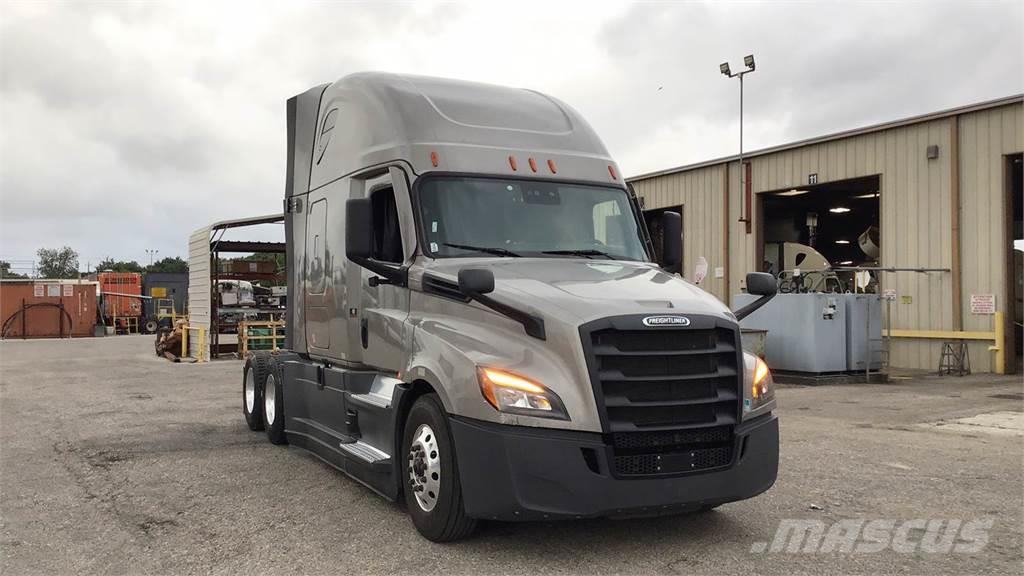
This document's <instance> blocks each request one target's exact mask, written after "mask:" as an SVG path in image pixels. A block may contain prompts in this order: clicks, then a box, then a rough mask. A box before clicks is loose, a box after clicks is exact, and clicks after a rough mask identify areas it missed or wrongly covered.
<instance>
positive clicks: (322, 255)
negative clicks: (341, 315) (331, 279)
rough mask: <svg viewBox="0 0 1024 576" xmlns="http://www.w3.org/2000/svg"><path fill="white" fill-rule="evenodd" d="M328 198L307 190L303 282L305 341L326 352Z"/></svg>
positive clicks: (327, 324) (311, 347) (328, 308)
mask: <svg viewBox="0 0 1024 576" xmlns="http://www.w3.org/2000/svg"><path fill="white" fill-rule="evenodd" d="M327 231H328V226H327V198H326V197H322V196H321V197H320V198H314V197H313V195H312V194H310V198H309V216H308V217H307V220H306V258H305V267H306V281H305V286H304V290H303V293H304V298H305V306H304V308H305V312H306V341H307V342H308V343H309V347H310V349H311V351H320V352H322V353H326V352H328V350H329V349H330V347H331V331H330V316H331V314H330V312H331V310H330V307H329V306H328V293H327V292H328V291H327V276H328V269H329V266H328V263H327V257H328V254H327Z"/></svg>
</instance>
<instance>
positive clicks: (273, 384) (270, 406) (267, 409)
mask: <svg viewBox="0 0 1024 576" xmlns="http://www.w3.org/2000/svg"><path fill="white" fill-rule="evenodd" d="M276 398H277V379H276V378H274V375H273V374H268V375H267V383H266V384H265V385H264V386H263V413H264V414H266V415H267V424H273V423H274V416H275V414H274V412H275V408H277V406H276V405H275V404H274V400H275V399H276Z"/></svg>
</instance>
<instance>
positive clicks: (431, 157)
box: [430, 152, 439, 168]
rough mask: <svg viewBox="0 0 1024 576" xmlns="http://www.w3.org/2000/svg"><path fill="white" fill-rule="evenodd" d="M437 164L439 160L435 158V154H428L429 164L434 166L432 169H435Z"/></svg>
mask: <svg viewBox="0 0 1024 576" xmlns="http://www.w3.org/2000/svg"><path fill="white" fill-rule="evenodd" d="M438 162H439V160H438V158H437V152H431V153H430V163H431V164H433V165H434V168H437V164H438Z"/></svg>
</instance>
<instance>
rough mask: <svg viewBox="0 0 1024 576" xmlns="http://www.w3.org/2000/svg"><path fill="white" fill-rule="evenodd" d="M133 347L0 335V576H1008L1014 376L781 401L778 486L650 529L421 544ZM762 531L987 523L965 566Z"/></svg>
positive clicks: (811, 393) (936, 556) (198, 377)
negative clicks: (825, 548) (807, 544)
mask: <svg viewBox="0 0 1024 576" xmlns="http://www.w3.org/2000/svg"><path fill="white" fill-rule="evenodd" d="M151 350H152V341H151V339H150V338H149V337H130V336H129V337H113V338H105V339H81V340H50V341H28V342H21V341H13V342H3V343H0V491H2V492H0V516H2V518H0V562H2V564H0V568H2V571H3V572H4V573H6V574H56V573H60V574H65V573H75V574H147V573H152V574H193V573H196V574H240V573H248V574H252V573H262V574H270V573H308V574H326V573H342V572H343V573H349V574H353V573H354V574H361V573H415V574H418V575H423V574H433V573H444V574H470V573H473V574H476V573H495V574H498V573H500V574H512V573H515V574H575V573H581V574H592V573H630V574H639V573H659V574H675V573H679V574H683V573H687V574H694V573H696V574H703V573H708V574H712V573H713V574H743V575H748V574H751V573H760V574H786V575H789V574H795V573H813V574H817V573H822V572H828V573H843V574H854V573H857V574H878V573H900V574H939V573H950V574H952V573H956V574H960V573H1021V571H1022V561H1024V560H1022V516H1024V514H1022V508H1024V491H1022V482H1021V476H1022V456H1024V450H1022V437H1021V435H1020V432H1019V430H1017V429H1015V427H1019V423H1020V421H1021V418H1020V416H1021V414H1020V413H1021V410H1022V403H1024V400H1022V384H1021V381H1020V379H1019V377H996V376H990V375H977V376H970V377H965V378H954V377H946V378H938V377H933V376H927V377H921V376H919V377H915V378H912V379H906V380H897V381H895V382H894V383H891V384H885V385H838V386H821V387H783V388H781V389H780V390H779V393H778V397H779V403H780V409H779V414H780V418H781V422H782V435H783V439H782V454H781V462H780V473H779V478H778V481H777V483H776V484H775V486H774V487H773V488H772V489H771V490H769V491H768V492H767V493H765V494H763V495H761V496H759V497H757V498H754V499H752V500H748V501H744V502H737V503H733V504H728V505H725V506H723V507H721V508H719V509H718V510H716V511H713V512H710V513H706V514H702V515H695V516H681V517H668V518H659V519H654V520H616V521H612V520H600V521H598V520H593V521H574V522H555V523H533V524H488V525H486V526H485V527H484V529H483V530H482V531H481V532H480V533H479V534H478V535H477V536H476V537H475V538H474V539H472V540H469V541H466V542H462V543H458V544H448V545H438V544H432V543H430V542H427V541H425V540H423V539H422V538H420V537H419V536H418V534H417V533H416V531H415V530H414V529H413V527H412V525H411V524H410V522H409V520H408V518H407V517H406V515H405V514H404V512H403V511H402V509H401V508H400V507H399V506H397V505H395V504H392V503H388V502H386V501H384V500H382V499H381V498H379V497H378V496H376V495H374V494H373V493H371V492H370V491H369V490H367V489H366V488H364V487H362V486H361V485H359V484H358V483H356V482H354V481H352V480H350V479H348V478H347V477H346V476H344V475H343V474H341V473H338V472H336V471H334V470H333V469H331V468H329V467H327V466H326V465H324V464H322V463H321V462H320V461H319V460H317V459H316V458H313V457H312V456H309V455H308V454H305V453H303V452H301V451H299V450H296V449H289V448H280V447H276V446H272V445H271V444H269V443H268V442H267V441H266V439H265V437H264V436H263V435H262V434H258V433H253V432H249V430H248V429H247V428H246V426H245V423H244V421H243V419H242V415H241V410H240V402H241V399H240V387H241V384H240V382H241V364H240V363H239V362H237V361H219V362H214V363H209V364H202V365H190V364H172V363H170V362H167V361H166V360H162V359H159V358H156V357H155V356H153V355H152V352H151ZM993 415H994V416H993ZM979 416H980V417H979ZM783 519H811V520H821V521H822V522H823V523H824V525H825V526H826V528H827V527H830V526H832V525H833V523H834V522H836V521H839V520H843V519H865V520H885V519H890V520H893V521H895V522H896V523H897V525H901V524H902V523H903V522H905V521H908V520H913V519H958V520H963V521H965V522H966V521H970V520H979V519H980V520H985V519H990V520H991V521H992V528H991V530H990V532H989V533H988V536H989V540H988V544H987V546H985V547H984V548H983V549H982V550H980V551H979V552H976V553H936V552H925V551H923V550H922V549H921V548H920V547H917V548H916V549H915V550H912V551H906V552H897V551H894V550H892V549H891V548H886V549H885V550H883V551H881V552H876V553H856V552H854V553H846V552H828V553H825V552H816V553H795V554H794V553H785V552H771V550H770V549H769V550H768V551H765V552H762V553H757V552H753V551H752V549H758V545H757V543H759V542H762V543H764V542H767V543H770V542H772V539H773V536H774V534H775V531H776V528H777V527H778V525H779V522H780V520H783ZM908 526H909V525H908ZM922 532H924V530H921V529H920V528H917V529H915V530H912V531H911V532H910V533H909V534H910V536H911V541H914V538H917V539H918V540H919V539H920V538H919V536H920V535H921V533H922ZM763 547H764V545H761V548H763Z"/></svg>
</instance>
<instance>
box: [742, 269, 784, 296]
mask: <svg viewBox="0 0 1024 576" xmlns="http://www.w3.org/2000/svg"><path fill="white" fill-rule="evenodd" d="M778 291H779V283H778V282H777V281H776V280H775V276H772V275H771V274H769V273H767V272H750V273H748V274H747V293H749V294H755V295H757V296H774V295H775V293H776V292H778Z"/></svg>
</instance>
